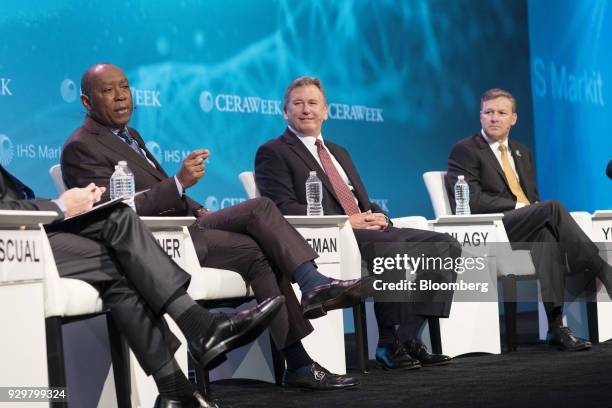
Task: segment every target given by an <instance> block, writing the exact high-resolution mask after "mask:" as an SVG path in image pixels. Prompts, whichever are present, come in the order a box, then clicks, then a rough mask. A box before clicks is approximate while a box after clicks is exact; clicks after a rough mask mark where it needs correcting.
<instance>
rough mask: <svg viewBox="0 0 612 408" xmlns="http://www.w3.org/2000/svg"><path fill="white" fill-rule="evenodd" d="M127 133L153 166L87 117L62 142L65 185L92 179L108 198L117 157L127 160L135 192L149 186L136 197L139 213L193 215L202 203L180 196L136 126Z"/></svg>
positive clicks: (87, 182) (148, 214) (85, 183)
mask: <svg viewBox="0 0 612 408" xmlns="http://www.w3.org/2000/svg"><path fill="white" fill-rule="evenodd" d="M129 132H130V134H131V135H132V137H133V138H134V139H135V140H136V142H137V143H138V145H139V146H140V147H141V148H142V149H143V150H145V151H146V153H147V157H148V158H149V160H151V161H152V162H153V163H155V167H153V166H151V164H150V163H149V162H148V161H147V159H145V158H144V157H142V156H141V155H139V154H138V153H136V152H135V151H134V150H132V149H131V148H130V147H129V146H128V145H127V144H126V143H125V142H123V141H122V140H121V139H119V137H118V136H116V135H115V134H113V132H111V130H110V129H108V128H107V127H105V126H103V125H101V124H99V123H98V122H96V121H95V120H93V119H92V118H90V117H89V116H86V117H85V120H84V122H83V126H81V127H80V128H78V129H76V130H75V131H74V132H72V135H70V137H69V138H68V140H66V143H65V144H64V149H63V151H62V159H61V164H62V174H63V177H64V182H65V183H66V185H67V186H68V187H83V186H85V185H87V184H89V183H90V182H94V183H96V185H98V186H104V187H106V188H107V191H106V193H105V194H104V196H103V197H102V200H103V201H105V200H108V199H109V193H110V191H109V189H108V187H109V180H110V177H111V176H112V174H113V172H114V171H115V165H116V164H117V162H119V161H120V160H127V164H128V167H129V168H130V170H132V172H133V173H134V179H135V182H136V191H140V190H145V189H150V191H148V192H146V193H144V194H141V195H139V196H137V197H136V199H135V202H136V209H137V211H138V214H139V215H144V216H156V215H175V216H178V215H193V213H194V211H195V210H197V209H198V208H200V207H202V206H201V205H200V204H198V203H197V202H195V201H194V200H192V199H191V198H189V197H187V196H186V195H183V197H181V196H179V194H178V191H177V188H176V182H175V180H174V177H170V176H168V175H167V174H166V172H165V171H164V170H163V168H162V166H161V165H160V164H159V162H158V161H157V160H156V159H155V157H154V156H153V154H152V153H151V152H149V150H148V149H147V148H146V146H145V143H144V141H143V140H142V137H140V134H139V133H138V132H137V131H136V129H133V128H129Z"/></svg>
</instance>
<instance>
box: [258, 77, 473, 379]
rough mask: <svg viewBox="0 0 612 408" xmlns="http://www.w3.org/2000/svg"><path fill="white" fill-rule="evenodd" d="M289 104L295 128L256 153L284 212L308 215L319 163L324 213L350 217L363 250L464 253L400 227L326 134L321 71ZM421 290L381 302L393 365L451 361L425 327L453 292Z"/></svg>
mask: <svg viewBox="0 0 612 408" xmlns="http://www.w3.org/2000/svg"><path fill="white" fill-rule="evenodd" d="M283 110H284V113H285V119H286V120H287V128H286V129H285V131H284V133H283V134H282V135H281V136H280V137H278V138H276V139H274V140H270V141H269V142H267V143H265V144H264V145H262V146H261V147H260V148H259V149H258V150H257V155H256V157H255V178H256V181H257V186H258V187H259V190H260V191H261V194H262V196H264V197H269V198H270V199H272V200H273V201H274V202H275V203H276V205H277V206H278V208H279V209H280V210H281V212H282V213H283V214H287V215H305V214H306V191H305V181H306V179H307V178H308V176H309V174H310V172H311V171H313V170H314V171H316V172H317V175H318V176H319V178H320V179H321V181H322V184H323V202H322V204H323V212H324V214H325V215H334V214H346V215H348V216H349V221H350V223H351V226H352V227H353V231H354V232H355V238H357V243H358V244H359V247H360V250H361V253H362V257H364V258H365V259H367V260H368V261H370V260H372V259H373V258H374V257H381V256H382V257H385V256H393V255H392V254H393V253H394V251H395V248H397V247H398V246H403V247H406V246H409V245H410V246H414V243H416V242H427V243H428V244H425V245H422V246H421V248H423V247H429V249H431V250H433V253H432V255H433V256H436V257H442V258H444V257H447V256H448V257H450V258H453V259H456V258H457V257H458V256H459V255H460V254H461V249H460V248H459V244H458V243H457V241H456V240H454V239H453V238H451V237H450V236H449V235H448V234H440V233H437V232H432V231H423V230H417V229H412V228H396V227H394V226H393V225H392V224H391V223H390V220H389V218H388V217H387V214H385V212H384V211H383V210H382V209H381V208H380V207H379V206H378V205H377V204H376V203H373V202H372V201H371V200H370V197H369V196H368V193H367V191H366V188H365V186H364V185H363V182H362V181H361V177H360V176H359V173H358V171H357V168H356V166H355V164H354V163H353V160H352V159H351V156H350V155H349V152H348V151H347V150H346V149H345V148H344V147H342V146H340V145H338V144H336V143H333V142H331V141H330V140H329V139H328V138H327V136H326V138H325V140H324V139H323V136H322V133H321V132H322V127H323V123H324V121H325V120H327V114H328V105H327V98H326V96H325V91H324V90H323V85H322V84H321V81H320V80H319V79H318V78H311V77H301V78H297V79H295V80H294V81H293V82H292V83H291V84H290V85H289V86H288V87H287V90H286V91H285V101H284V106H283ZM409 243H413V244H409ZM411 252H413V251H411ZM442 269H443V268H439V269H438V270H436V271H431V272H434V273H435V275H436V278H435V279H439V280H441V281H445V282H450V281H454V280H455V278H456V275H454V272H452V271H445V270H442ZM447 272H448V273H447ZM418 296H419V301H411V302H403V303H398V302H376V303H375V305H374V307H375V312H376V319H377V321H378V327H379V347H378V349H377V351H376V357H377V359H378V360H379V361H380V362H381V363H382V364H384V366H385V367H386V368H402V369H412V368H418V367H420V366H421V365H440V364H446V363H448V362H449V361H450V357H448V356H445V355H441V354H431V353H429V352H428V351H427V349H426V347H425V345H423V344H422V343H421V341H420V340H419V339H418V338H417V334H418V332H419V330H420V329H421V327H422V326H423V324H424V323H425V321H426V318H427V317H448V315H449V313H450V308H451V302H452V297H453V292H452V291H428V292H427V293H425V291H423V292H421V293H420V294H419V295H418Z"/></svg>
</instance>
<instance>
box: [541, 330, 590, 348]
mask: <svg viewBox="0 0 612 408" xmlns="http://www.w3.org/2000/svg"><path fill="white" fill-rule="evenodd" d="M546 340H547V341H548V344H550V345H551V346H557V348H558V349H559V350H563V351H580V350H588V349H590V348H591V346H592V345H591V342H590V341H587V340H583V339H580V338H578V337H576V336H574V335H573V334H572V331H571V330H570V328H569V327H559V328H555V329H553V330H549V331H548V334H547V335H546Z"/></svg>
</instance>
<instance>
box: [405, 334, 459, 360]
mask: <svg viewBox="0 0 612 408" xmlns="http://www.w3.org/2000/svg"><path fill="white" fill-rule="evenodd" d="M404 346H405V347H406V350H407V351H408V354H410V357H412V358H416V359H417V360H419V362H420V363H421V365H422V366H423V367H431V366H437V365H445V364H448V363H450V362H451V360H452V357H449V356H447V355H444V354H432V353H430V352H429V351H427V347H426V346H425V345H424V344H423V343H421V341H420V340H419V339H411V340H408V341H407V342H406V343H405V344H404Z"/></svg>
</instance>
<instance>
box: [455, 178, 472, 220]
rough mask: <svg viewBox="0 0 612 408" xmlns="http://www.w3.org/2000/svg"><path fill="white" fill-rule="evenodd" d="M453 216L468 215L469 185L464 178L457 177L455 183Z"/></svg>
mask: <svg viewBox="0 0 612 408" xmlns="http://www.w3.org/2000/svg"><path fill="white" fill-rule="evenodd" d="M455 205H456V208H455V214H456V215H469V214H470V185H469V184H468V183H467V181H465V177H464V176H459V177H458V179H457V182H456V183H455Z"/></svg>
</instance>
